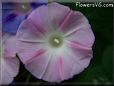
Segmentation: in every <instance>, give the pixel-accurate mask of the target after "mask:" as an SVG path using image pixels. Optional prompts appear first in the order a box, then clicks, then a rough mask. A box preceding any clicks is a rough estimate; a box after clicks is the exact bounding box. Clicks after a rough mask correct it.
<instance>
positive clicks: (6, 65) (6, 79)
mask: <svg viewBox="0 0 114 86" xmlns="http://www.w3.org/2000/svg"><path fill="white" fill-rule="evenodd" d="M0 71H1V72H0V77H1V78H0V81H1V82H0V83H1V84H9V83H11V82H12V81H13V78H14V77H15V76H16V75H17V74H18V71H19V60H18V59H17V58H16V57H15V58H10V57H9V58H6V59H4V58H3V60H2V62H1V68H0Z"/></svg>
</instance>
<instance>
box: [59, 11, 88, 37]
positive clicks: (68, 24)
mask: <svg viewBox="0 0 114 86" xmlns="http://www.w3.org/2000/svg"><path fill="white" fill-rule="evenodd" d="M86 25H88V20H87V18H86V17H85V16H84V15H83V14H82V13H80V12H78V11H72V10H71V11H70V12H69V14H68V15H67V16H66V18H65V19H64V20H63V21H62V24H61V26H60V31H62V32H64V33H65V35H70V34H71V33H73V32H75V31H77V30H78V29H81V28H84V27H85V26H86Z"/></svg>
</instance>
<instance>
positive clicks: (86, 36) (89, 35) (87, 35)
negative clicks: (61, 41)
mask: <svg viewBox="0 0 114 86" xmlns="http://www.w3.org/2000/svg"><path fill="white" fill-rule="evenodd" d="M67 40H68V41H70V42H72V41H74V42H75V43H76V42H77V43H78V44H80V45H83V46H85V47H88V48H91V47H92V45H93V43H94V40H95V38H94V34H93V32H92V30H91V27H90V25H86V26H85V27H82V28H80V29H79V30H77V31H76V32H74V33H72V34H70V35H69V36H68V37H67Z"/></svg>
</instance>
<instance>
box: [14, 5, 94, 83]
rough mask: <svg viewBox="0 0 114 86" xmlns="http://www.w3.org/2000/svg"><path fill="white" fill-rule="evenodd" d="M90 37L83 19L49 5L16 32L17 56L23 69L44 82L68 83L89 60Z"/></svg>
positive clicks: (67, 10)
mask: <svg viewBox="0 0 114 86" xmlns="http://www.w3.org/2000/svg"><path fill="white" fill-rule="evenodd" d="M93 43H94V34H93V32H92V30H91V26H90V24H89V22H88V20H87V18H86V17H85V16H84V15H83V14H82V13H80V12H78V11H73V10H71V9H70V8H69V7H67V6H64V5H61V4H58V3H50V4H48V5H43V6H41V7H39V8H37V9H36V10H34V11H33V12H32V13H31V14H30V15H29V16H28V18H27V19H26V20H24V21H23V22H22V24H21V25H20V27H19V30H18V32H17V45H16V46H17V54H18V56H19V58H20V59H21V61H22V62H23V63H24V65H25V67H26V69H27V70H28V71H29V72H30V73H31V74H32V75H33V76H35V77H36V78H38V79H43V80H45V81H48V82H61V81H63V80H68V79H70V78H72V77H73V76H74V75H77V74H79V73H80V72H82V71H83V70H84V69H85V68H87V66H88V65H89V63H90V60H91V59H92V45H93Z"/></svg>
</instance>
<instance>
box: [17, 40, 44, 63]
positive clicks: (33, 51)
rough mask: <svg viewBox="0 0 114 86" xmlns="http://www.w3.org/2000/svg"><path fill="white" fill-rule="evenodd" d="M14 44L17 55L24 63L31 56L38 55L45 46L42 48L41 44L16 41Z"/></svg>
mask: <svg viewBox="0 0 114 86" xmlns="http://www.w3.org/2000/svg"><path fill="white" fill-rule="evenodd" d="M16 45H17V47H16V51H17V53H18V56H19V57H20V59H21V61H22V62H23V63H24V64H25V63H26V62H28V61H29V60H31V59H32V58H36V57H37V56H39V54H40V53H43V52H45V48H43V46H44V45H42V44H37V43H26V42H21V41H18V42H17V43H16Z"/></svg>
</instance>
